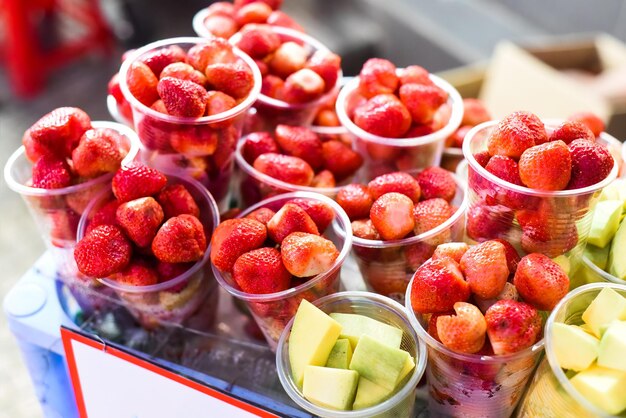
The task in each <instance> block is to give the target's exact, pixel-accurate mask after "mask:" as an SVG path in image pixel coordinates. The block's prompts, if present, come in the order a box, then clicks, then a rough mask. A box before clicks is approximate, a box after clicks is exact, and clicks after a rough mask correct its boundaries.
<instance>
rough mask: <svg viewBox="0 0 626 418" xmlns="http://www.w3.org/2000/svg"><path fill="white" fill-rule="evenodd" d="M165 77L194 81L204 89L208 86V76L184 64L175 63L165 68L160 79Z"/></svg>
mask: <svg viewBox="0 0 626 418" xmlns="http://www.w3.org/2000/svg"><path fill="white" fill-rule="evenodd" d="M165 77H172V78H178V79H179V80H187V81H192V82H194V83H196V84H198V85H200V86H203V87H204V86H205V85H206V76H205V75H204V73H203V72H201V71H198V70H196V69H195V68H193V67H192V66H191V65H189V64H187V63H184V62H175V63H173V64H170V65H168V66H167V67H165V68H164V69H163V71H161V75H160V78H165Z"/></svg>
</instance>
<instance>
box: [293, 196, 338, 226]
mask: <svg viewBox="0 0 626 418" xmlns="http://www.w3.org/2000/svg"><path fill="white" fill-rule="evenodd" d="M289 203H293V204H294V205H298V206H300V207H301V208H302V209H304V211H305V212H306V213H307V214H308V215H309V216H310V217H311V219H313V222H315V225H316V226H317V230H318V231H319V232H320V233H324V231H326V228H328V226H329V225H330V223H331V222H332V221H333V219H335V211H334V210H333V208H331V207H330V206H328V205H327V204H326V203H324V202H320V201H319V200H311V199H299V198H298V199H293V200H290V201H289Z"/></svg>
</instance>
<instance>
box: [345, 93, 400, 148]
mask: <svg viewBox="0 0 626 418" xmlns="http://www.w3.org/2000/svg"><path fill="white" fill-rule="evenodd" d="M354 123H355V124H356V125H357V126H358V127H359V128H361V129H363V130H364V131H366V132H369V133H371V134H374V135H378V136H383V137H386V138H400V137H402V136H403V135H404V134H405V133H406V131H408V130H409V127H410V126H411V114H410V113H409V111H408V110H407V108H406V107H405V106H404V104H403V103H402V102H401V101H400V100H398V98H397V97H396V96H394V95H393V94H379V95H377V96H374V97H372V98H371V99H369V100H368V101H367V103H365V104H364V105H362V106H359V107H358V108H357V109H356V110H355V111H354Z"/></svg>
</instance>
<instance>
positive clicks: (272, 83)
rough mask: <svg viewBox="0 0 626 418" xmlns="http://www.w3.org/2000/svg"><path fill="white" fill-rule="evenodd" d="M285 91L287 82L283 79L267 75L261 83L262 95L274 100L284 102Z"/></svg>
mask: <svg viewBox="0 0 626 418" xmlns="http://www.w3.org/2000/svg"><path fill="white" fill-rule="evenodd" d="M284 90H285V82H284V81H283V79H282V78H280V77H277V76H275V75H272V74H267V75H265V76H263V79H262V82H261V94H264V95H266V96H269V97H272V98H274V99H278V100H282V98H283V92H284Z"/></svg>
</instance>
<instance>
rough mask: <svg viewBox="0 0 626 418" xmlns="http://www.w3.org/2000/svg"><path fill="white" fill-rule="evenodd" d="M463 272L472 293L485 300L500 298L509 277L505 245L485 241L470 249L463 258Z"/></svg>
mask: <svg viewBox="0 0 626 418" xmlns="http://www.w3.org/2000/svg"><path fill="white" fill-rule="evenodd" d="M461 270H463V274H465V280H467V283H468V284H469V286H470V289H471V290H472V293H475V294H476V295H478V296H479V297H481V298H485V299H487V298H494V297H496V296H498V295H499V294H500V292H502V289H504V284H505V283H506V281H507V279H508V277H509V268H508V266H507V259H506V249H505V248H504V245H502V244H501V243H499V242H496V241H485V242H483V243H481V244H478V245H475V246H473V247H470V249H469V250H467V252H466V253H465V254H463V257H462V258H461Z"/></svg>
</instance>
